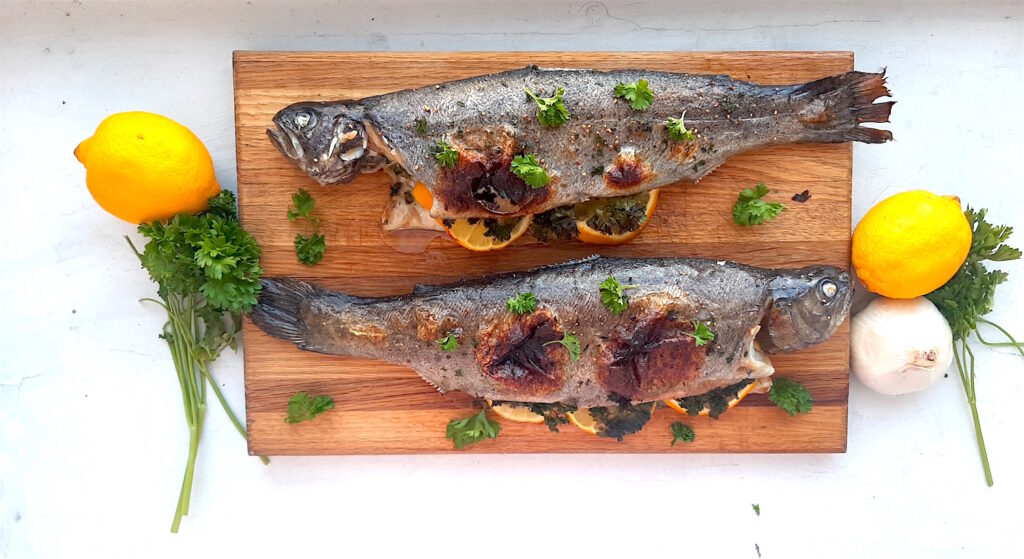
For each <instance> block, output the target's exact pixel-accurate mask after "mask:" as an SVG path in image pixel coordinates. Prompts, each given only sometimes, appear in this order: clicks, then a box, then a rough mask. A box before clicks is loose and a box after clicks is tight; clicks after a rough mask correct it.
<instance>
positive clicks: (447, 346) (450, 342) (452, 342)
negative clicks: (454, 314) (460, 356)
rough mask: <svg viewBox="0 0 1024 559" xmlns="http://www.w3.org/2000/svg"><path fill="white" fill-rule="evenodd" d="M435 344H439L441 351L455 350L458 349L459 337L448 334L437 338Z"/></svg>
mask: <svg viewBox="0 0 1024 559" xmlns="http://www.w3.org/2000/svg"><path fill="white" fill-rule="evenodd" d="M437 345H439V346H441V351H444V352H450V351H455V350H456V349H459V339H458V338H456V337H455V334H448V335H447V336H445V337H443V338H441V339H440V340H437Z"/></svg>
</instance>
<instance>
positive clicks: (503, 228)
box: [484, 217, 522, 242]
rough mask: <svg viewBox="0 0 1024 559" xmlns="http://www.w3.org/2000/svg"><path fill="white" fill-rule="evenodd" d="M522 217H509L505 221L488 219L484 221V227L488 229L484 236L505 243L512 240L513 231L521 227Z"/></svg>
mask: <svg viewBox="0 0 1024 559" xmlns="http://www.w3.org/2000/svg"><path fill="white" fill-rule="evenodd" d="M520 219H522V218H520V217H509V218H505V219H491V218H487V219H485V220H484V226H486V227H487V228H486V229H485V230H484V235H485V236H487V237H490V238H492V239H494V240H496V241H501V242H505V241H508V240H510V239H511V238H512V231H514V230H515V228H516V225H519V220H520Z"/></svg>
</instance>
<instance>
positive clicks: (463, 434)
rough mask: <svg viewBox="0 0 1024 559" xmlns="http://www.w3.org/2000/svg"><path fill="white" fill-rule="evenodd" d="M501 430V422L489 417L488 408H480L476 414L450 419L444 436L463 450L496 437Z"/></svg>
mask: <svg viewBox="0 0 1024 559" xmlns="http://www.w3.org/2000/svg"><path fill="white" fill-rule="evenodd" d="M500 432H501V424H499V423H498V422H497V421H491V420H490V419H487V410H480V413H478V414H476V415H471V416H469V417H466V418H463V419H453V420H451V421H449V422H448V429H446V430H445V435H444V438H446V439H448V440H450V441H452V444H453V446H454V447H455V448H456V449H460V450H461V449H463V448H466V447H467V446H469V445H471V444H476V443H478V442H480V441H483V440H485V439H496V438H498V433H500Z"/></svg>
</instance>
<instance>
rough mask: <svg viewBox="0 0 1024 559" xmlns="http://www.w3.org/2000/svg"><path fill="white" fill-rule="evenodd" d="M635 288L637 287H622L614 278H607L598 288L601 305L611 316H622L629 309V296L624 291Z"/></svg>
mask: <svg viewBox="0 0 1024 559" xmlns="http://www.w3.org/2000/svg"><path fill="white" fill-rule="evenodd" d="M635 287H637V286H636V285H622V284H621V283H619V280H617V279H615V276H608V278H607V279H605V280H604V281H602V282H601V285H600V286H599V289H600V292H601V304H603V305H604V306H605V308H607V309H608V310H609V311H611V312H612V314H622V312H623V311H625V310H626V309H627V308H629V296H628V295H626V293H625V290H626V289H633V288H635Z"/></svg>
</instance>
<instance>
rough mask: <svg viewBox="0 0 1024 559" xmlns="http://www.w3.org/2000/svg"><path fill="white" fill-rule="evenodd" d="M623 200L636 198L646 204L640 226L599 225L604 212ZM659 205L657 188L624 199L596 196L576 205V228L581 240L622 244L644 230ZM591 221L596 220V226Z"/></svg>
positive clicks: (605, 243) (600, 243) (603, 243)
mask: <svg viewBox="0 0 1024 559" xmlns="http://www.w3.org/2000/svg"><path fill="white" fill-rule="evenodd" d="M623 200H636V201H637V202H639V203H640V204H642V205H643V206H644V216H643V221H642V222H641V223H640V226H639V227H637V228H636V229H633V230H632V231H620V230H619V227H620V225H619V224H616V223H611V224H606V226H605V227H604V228H602V227H601V226H600V225H598V222H600V221H601V218H602V213H603V212H607V211H608V209H609V208H610V207H611V206H613V205H615V204H620V203H622V201H623ZM657 205H658V190H657V189H655V190H651V191H650V192H641V193H640V194H637V195H635V196H627V197H624V198H622V199H619V198H596V199H594V200H591V201H589V202H585V203H583V204H578V205H577V206H576V216H577V217H576V229H577V230H579V233H580V240H581V241H583V242H585V243H592V244H597V245H618V244H622V243H624V242H626V241H628V240H630V239H632V238H633V237H636V236H637V235H639V234H640V232H641V231H643V229H644V227H646V226H647V224H648V223H649V222H650V221H651V216H652V215H654V208H655V207H656V206H657ZM605 221H607V220H605ZM590 222H594V226H591V224H590Z"/></svg>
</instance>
